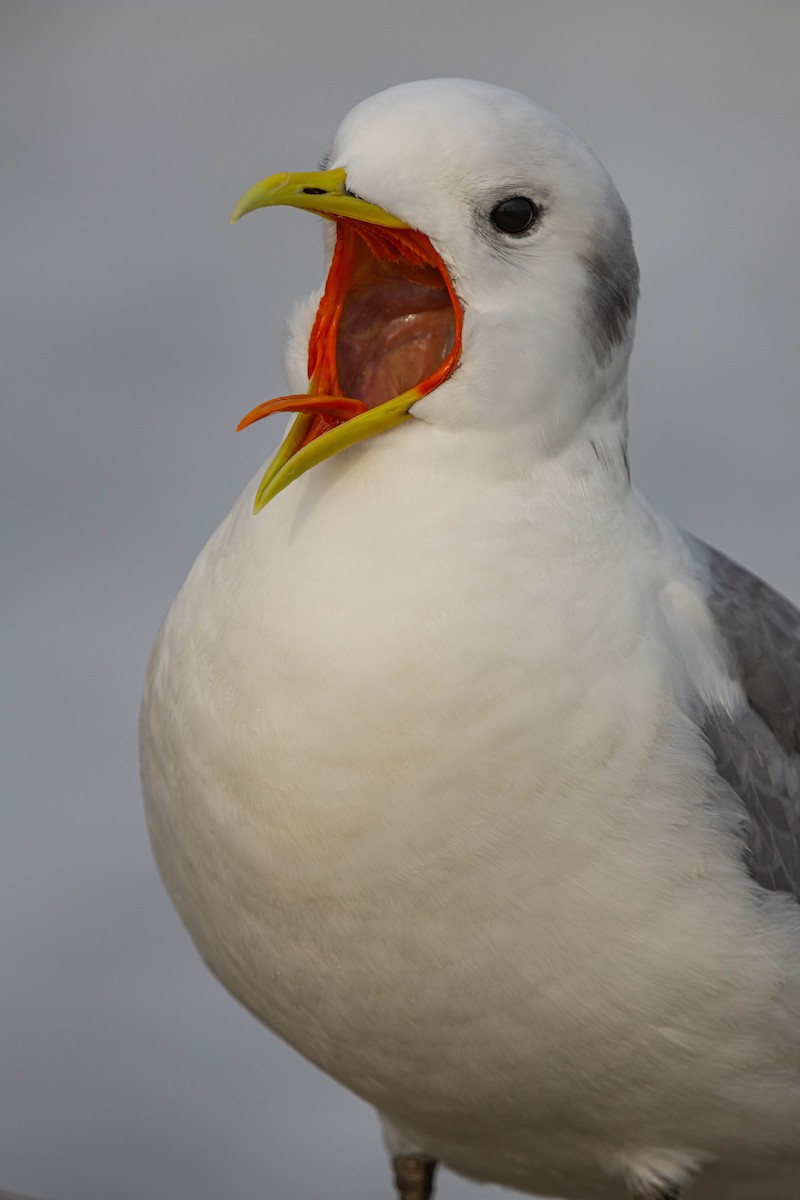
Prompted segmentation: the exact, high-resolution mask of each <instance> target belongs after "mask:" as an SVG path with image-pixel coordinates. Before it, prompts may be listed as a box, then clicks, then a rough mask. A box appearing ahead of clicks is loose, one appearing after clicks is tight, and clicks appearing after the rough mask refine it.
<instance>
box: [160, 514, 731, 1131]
mask: <svg viewBox="0 0 800 1200" xmlns="http://www.w3.org/2000/svg"><path fill="white" fill-rule="evenodd" d="M295 516H296V517H297V514H295ZM421 524H422V526H423V527H422V528H417V530H416V535H415V537H414V538H413V539H408V540H407V541H405V542H404V540H403V538H402V536H401V531H402V523H400V522H397V521H395V522H391V521H390V522H388V525H385V526H384V530H383V534H384V536H383V537H382V536H381V535H380V532H378V533H375V532H374V531H373V532H370V528H369V526H370V522H369V521H365V528H364V529H362V530H361V531H360V532H359V533H358V534H357V535H356V536H355V537H353V536H351V537H350V538H349V539H347V538H344V539H343V538H338V537H337V531H336V523H335V517H334V518H333V519H332V520H331V522H330V525H329V526H328V528H327V529H324V528H323V529H322V530H319V529H318V530H317V532H316V535H315V537H314V538H312V537H311V536H310V534H309V533H308V527H305V529H304V527H303V525H302V523H301V522H300V521H299V518H298V519H296V520H295V522H294V525H293V529H294V533H293V540H292V542H291V545H290V544H289V541H288V538H287V535H286V532H285V530H286V528H289V527H292V522H284V533H283V534H282V535H281V537H280V538H279V539H277V538H276V539H275V540H273V542H272V543H271V544H269V539H266V541H267V543H268V544H267V545H266V546H265V545H264V542H262V541H261V540H259V538H258V537H257V536H255V526H254V524H253V522H252V521H251V519H250V518H249V516H245V515H243V514H242V513H240V514H239V515H238V516H235V515H234V517H232V518H231V519H229V522H228V523H226V525H225V526H223V527H222V529H221V530H220V531H219V532H218V533H217V535H215V537H214V539H212V542H211V543H210V544H209V547H207V549H206V551H205V552H204V554H203V555H201V558H200V559H199V560H198V563H197V564H196V566H195V568H194V571H193V573H192V575H191V576H190V578H189V580H188V581H187V584H186V586H185V587H184V589H183V591H182V593H181V595H180V596H179V597H178V600H177V601H176V603H175V605H174V606H173V609H172V611H171V613H170V615H169V617H168V619H167V622H166V623H165V626H164V629H163V631H162V634H161V636H160V640H159V643H158V645H157V648H156V650H155V652H154V658H153V662H152V665H151V671H150V678H149V683H148V691H147V694H146V699H145V707H144V715H143V722H144V737H143V744H144V759H143V761H144V767H143V771H144V779H145V791H146V795H147V801H148V816H149V821H150V828H151V834H152V837H153V842H154V847H155V852H156V856H157V858H158V861H159V864H160V867H161V870H162V873H163V875H164V878H165V881H166V883H167V886H168V888H169V890H170V892H171V894H172V897H173V900H174V902H175V903H176V906H177V907H178V909H179V911H180V912H181V914H182V916H183V919H184V921H185V922H186V924H187V925H188V927H189V929H190V931H191V933H192V935H193V937H194V938H195V941H196V943H197V945H198V947H199V949H200V951H201V953H202V954H203V955H204V957H205V958H206V960H207V961H208V963H209V965H210V966H211V967H212V969H213V970H214V971H215V972H216V973H217V974H218V975H219V976H220V978H221V979H222V980H223V982H225V984H226V985H227V986H228V987H229V988H230V989H231V990H232V991H233V992H234V993H235V994H236V995H237V996H238V997H239V999H240V1000H241V1001H242V1002H243V1003H245V1004H246V1005H247V1006H248V1007H250V1008H251V1009H252V1010H253V1011H254V1012H255V1013H256V1014H257V1015H258V1016H260V1017H261V1018H262V1019H263V1020H264V1021H265V1022H266V1023H267V1024H269V1025H271V1026H272V1027H273V1028H275V1029H276V1030H277V1031H278V1032H279V1033H281V1034H282V1035H283V1036H284V1037H286V1038H287V1039H288V1040H290V1041H292V1042H293V1043H294V1044H295V1045H297V1047H298V1048H299V1049H300V1050H302V1051H303V1052H304V1053H305V1054H306V1055H307V1056H308V1057H310V1058H312V1059H313V1060H314V1061H316V1062H317V1063H318V1064H319V1065H321V1066H322V1067H324V1068H325V1069H326V1070H328V1071H329V1072H331V1073H332V1074H334V1075H336V1076H337V1077H338V1078H340V1079H342V1080H343V1081H344V1082H346V1083H347V1084H349V1086H351V1087H353V1088H354V1089H355V1090H356V1091H359V1092H360V1093H361V1094H362V1095H364V1096H366V1097H367V1098H368V1099H370V1100H372V1101H373V1102H374V1103H376V1104H378V1105H379V1106H380V1105H382V1104H383V1105H384V1107H387V1108H389V1107H390V1108H391V1111H393V1112H395V1114H397V1115H398V1116H399V1117H401V1118H402V1117H403V1115H404V1110H403V1104H404V1098H405V1100H407V1101H408V1104H409V1106H410V1107H409V1108H408V1111H407V1112H406V1113H405V1115H406V1116H408V1115H409V1114H412V1115H413V1114H414V1113H416V1109H415V1108H414V1105H416V1104H418V1087H417V1082H416V1081H417V1079H418V1077H419V1074H420V1072H421V1071H423V1070H424V1073H425V1078H426V1081H427V1089H428V1096H429V1102H430V1106H431V1112H432V1113H433V1112H436V1111H441V1109H442V1105H443V1104H444V1103H449V1102H451V1101H452V1099H453V1097H454V1096H455V1095H456V1094H458V1093H460V1092H463V1090H464V1088H465V1086H469V1083H470V1080H471V1081H472V1084H473V1085H474V1086H475V1087H476V1088H478V1089H479V1090H480V1089H485V1088H486V1087H487V1086H488V1087H489V1088H490V1090H491V1088H492V1087H495V1086H496V1087H497V1088H498V1089H499V1091H500V1092H502V1095H503V1096H504V1097H505V1098H506V1101H505V1102H506V1103H507V1102H508V1098H509V1097H514V1096H515V1095H517V1096H519V1097H521V1099H520V1103H521V1104H524V1106H525V1108H526V1112H527V1114H528V1117H526V1121H527V1120H528V1119H529V1118H530V1114H531V1112H532V1111H533V1109H534V1108H536V1106H537V1104H538V1105H539V1106H540V1107H541V1110H542V1112H545V1111H547V1112H548V1113H549V1114H550V1118H549V1119H555V1120H557V1115H556V1116H555V1117H554V1116H553V1114H554V1113H555V1114H558V1112H559V1111H560V1106H561V1105H564V1106H565V1109H567V1108H568V1109H569V1111H570V1112H571V1113H573V1115H574V1110H575V1099H576V1093H579V1092H580V1090H581V1089H582V1088H587V1087H588V1088H589V1090H588V1092H587V1095H589V1096H592V1092H591V1087H589V1084H590V1082H591V1080H590V1076H591V1077H592V1078H594V1079H595V1080H597V1079H602V1078H603V1077H607V1078H611V1077H614V1072H615V1070H616V1062H615V1059H614V1055H615V1053H616V1052H617V1051H616V1047H618V1046H619V1044H620V1039H622V1038H625V1039H626V1042H627V1045H628V1046H629V1047H630V1046H631V1045H634V1046H635V1043H636V1039H637V1036H638V1034H637V1030H636V1029H635V1028H633V1027H632V1025H631V1019H632V1014H634V1013H638V1014H639V1016H641V1013H642V1010H643V1008H646V1006H647V1005H648V1004H651V1003H652V1004H654V1005H655V1008H656V1009H660V1008H661V1007H662V1006H663V1008H664V1011H665V1012H668V1011H669V1008H670V1005H671V1004H674V992H675V990H676V989H677V990H678V992H680V990H681V981H680V980H677V981H676V980H675V978H674V961H673V960H672V959H671V957H670V953H669V949H668V938H665V937H664V936H663V929H660V926H661V925H662V924H663V914H664V911H665V907H666V905H667V904H668V903H669V904H672V913H673V919H674V921H675V922H676V923H677V925H679V926H680V924H681V922H684V921H691V913H690V907H691V906H689V907H687V908H686V913H685V914H683V915H682V909H681V903H682V902H681V901H677V902H675V903H673V901H674V900H675V892H676V889H677V888H678V887H679V885H680V883H681V882H682V881H685V880H687V879H691V878H695V879H696V877H697V874H698V871H699V869H700V867H699V865H698V861H697V855H696V854H695V852H694V850H693V849H692V845H693V837H692V831H691V829H689V825H690V824H691V818H690V817H689V816H687V815H686V814H684V813H681V814H680V819H681V821H682V822H683V829H682V831H681V833H680V834H679V835H678V836H676V835H675V830H674V825H675V809H674V803H673V802H674V796H671V795H670V794H669V785H668V783H667V782H666V781H667V780H668V779H669V776H670V763H669V761H668V759H669V742H670V736H671V731H670V725H669V720H668V710H669V703H668V698H667V697H666V696H663V695H662V689H661V687H660V685H659V678H658V672H659V670H660V669H661V668H660V659H659V655H658V654H655V655H654V654H652V653H649V654H643V653H642V643H643V639H645V640H646V637H647V632H648V631H646V630H643V629H641V628H640V627H639V626H638V625H637V620H636V613H635V612H630V613H622V612H620V611H619V610H618V608H615V606H614V603H613V594H612V593H613V591H614V573H613V571H612V572H610V573H609V575H608V577H607V579H606V577H605V576H604V573H603V571H598V572H596V573H595V591H596V594H595V595H594V596H591V597H590V596H587V595H585V594H582V592H581V588H580V570H579V568H578V567H577V566H576V564H575V562H570V561H569V560H568V559H566V560H565V562H564V571H565V572H566V573H567V575H568V573H569V572H570V571H573V572H575V573H576V577H575V578H574V579H569V578H568V577H564V578H562V579H560V580H559V579H557V578H555V577H554V576H553V574H552V569H551V570H550V571H549V573H548V576H547V577H546V578H544V577H542V574H541V573H540V572H537V570H536V563H535V560H534V561H533V562H531V561H529V560H528V559H526V557H525V556H524V554H522V553H521V554H520V555H519V556H517V557H516V558H513V557H512V558H510V557H509V555H508V554H507V553H504V552H500V553H498V554H497V555H495V554H493V552H492V550H491V545H490V544H489V545H488V546H483V547H480V546H478V545H477V544H475V545H471V543H470V539H469V537H466V536H465V537H464V538H463V539H461V542H460V549H459V552H458V553H457V554H456V553H454V552H453V544H454V542H453V536H452V529H451V530H446V531H445V532H444V533H442V530H441V529H437V528H435V527H433V528H431V527H428V528H425V527H424V521H423V522H421ZM312 545H313V546H315V547H316V550H315V552H314V553H313V554H312V553H311V550H312ZM348 546H350V547H352V553H350V552H349V551H348V549H347V547H348ZM412 546H413V549H412ZM523 549H524V547H523ZM356 564H358V565H356ZM365 564H366V565H365ZM501 564H503V565H501ZM604 580H605V582H604ZM604 587H607V588H608V589H609V594H608V595H604V594H603V589H604ZM559 597H560V600H559ZM598 645H600V646H602V647H603V648H604V653H603V654H602V655H601V656H600V657H599V659H598V657H597V654H596V650H594V651H593V650H592V647H597V646H598ZM654 672H655V677H650V678H648V679H647V680H645V679H644V677H643V673H649V674H650V676H652V674H653V673H654ZM645 683H646V686H643V685H644V684H645ZM642 695H647V696H653V697H655V699H654V701H653V703H652V707H651V708H650V709H647V708H646V707H643V705H642V702H641V700H640V699H638V698H639V697H641V696H642ZM662 760H663V761H662ZM645 762H647V764H648V766H647V771H645V768H644V766H643V764H644V763H645ZM654 764H655V766H654ZM659 764H661V765H662V766H663V779H662V778H661V777H660V776H659V770H660V767H659ZM701 786H702V783H701V782H700V779H699V775H698V782H697V788H698V790H700V788H701ZM697 819H698V820H700V817H699V815H698V816H697ZM700 833H702V831H700ZM699 838H700V834H698V839H699ZM651 846H652V847H654V848H657V853H656V852H655V850H654V852H653V855H652V856H650V847H651ZM632 847H636V852H635V853H634V852H633V851H632V849H631V848H632ZM651 934H652V935H657V936H653V939H652V943H648V939H649V938H650V936H651ZM670 936H672V935H670ZM675 936H678V935H677V934H676V935H675ZM659 938H660V939H661V944H660V945H659ZM601 945H602V953H600V952H599V951H600V946H601ZM704 953H705V950H704V947H703V946H702V945H701V944H698V947H697V949H696V951H692V953H691V954H690V956H689V957H690V958H691V957H693V956H694V957H697V958H698V961H699V960H700V959H701V958H702V957H703V955H704ZM723 953H724V951H723ZM637 955H638V956H639V961H638V964H637ZM634 964H636V965H635V968H634V970H633V971H632V970H631V968H632V965H634ZM642 964H643V965H642ZM690 969H691V968H690ZM704 969H705V968H704ZM692 986H693V988H694V995H695V997H698V996H699V997H700V999H699V1001H698V1007H699V1008H700V1009H702V1007H703V999H702V995H701V993H702V986H701V985H698V983H697V981H695V982H694V983H693V985H692ZM709 986H711V985H709ZM567 998H569V1002H568V1003H567ZM658 1019H659V1018H658V1012H657V1011H655V1009H654V1010H653V1012H652V1013H651V1014H649V1016H648V1025H650V1024H652V1021H653V1020H658ZM484 1052H485V1055H486V1063H484V1062H483V1055H484ZM606 1053H607V1054H608V1056H609V1057H608V1061H606V1060H605V1058H604V1055H605V1054H606ZM531 1060H533V1061H535V1062H536V1095H535V1096H534V1095H532V1094H531V1091H530V1089H531V1072H530V1068H529V1063H530V1061H531ZM634 1060H635V1054H634ZM489 1064H490V1070H489ZM587 1072H588V1074H587ZM648 1072H649V1068H648ZM465 1074H466V1076H467V1077H469V1078H468V1079H467V1084H466V1085H465ZM635 1074H636V1072H635V1071H634V1075H635ZM490 1079H491V1080H494V1083H491V1082H490ZM643 1082H644V1077H643ZM631 1086H632V1087H634V1091H635V1086H634V1081H631ZM412 1095H413V1096H414V1097H415V1099H414V1101H413V1103H412V1102H411V1099H410V1097H411V1096H412ZM448 1097H449V1100H448ZM596 1099H597V1098H596V1095H595V1096H594V1097H593V1098H591V1099H589V1100H587V1104H588V1105H589V1108H591V1107H592V1105H596ZM587 1111H588V1110H587Z"/></svg>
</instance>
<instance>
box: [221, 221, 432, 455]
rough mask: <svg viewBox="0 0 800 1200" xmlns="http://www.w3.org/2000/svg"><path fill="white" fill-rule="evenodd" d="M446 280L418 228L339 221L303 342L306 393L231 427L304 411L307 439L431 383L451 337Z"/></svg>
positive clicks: (274, 402)
mask: <svg viewBox="0 0 800 1200" xmlns="http://www.w3.org/2000/svg"><path fill="white" fill-rule="evenodd" d="M448 284H449V280H447V281H446V280H445V278H444V277H443V273H442V266H441V260H440V259H439V257H438V255H437V254H436V252H435V251H434V250H433V247H432V246H431V245H430V242H429V241H428V239H427V238H425V237H424V235H422V234H418V233H417V232H416V231H413V230H407V231H406V230H403V231H399V230H392V231H391V232H389V231H388V230H384V229H376V228H375V227H374V226H364V225H362V224H361V223H357V222H351V221H347V220H343V221H340V222H338V228H337V239H336V247H335V250H334V255H333V260H332V262H331V267H330V271H329V272H328V278H327V281H326V284H325V292H324V294H323V297H322V299H321V301H320V304H319V308H318V309H317V315H316V319H315V321H314V328H313V330H312V333H311V338H310V340H309V354H308V358H309V364H308V365H309V375H310V377H311V384H310V387H309V391H308V394H307V395H292V396H279V397H277V398H276V399H274V400H268V401H267V402H266V403H265V404H260V405H258V407H257V408H254V409H253V410H252V412H250V413H248V414H247V416H246V417H245V418H244V419H243V420H242V421H241V422H240V423H239V426H238V428H239V429H244V428H245V427H246V426H247V425H252V424H253V422H255V421H260V420H261V419H262V417H267V416H270V415H271V414H273V413H280V412H297V413H305V414H308V416H309V417H310V423H309V425H308V427H307V429H306V430H305V434H304V436H303V438H302V443H301V444H302V445H307V444H308V443H309V442H311V441H313V440H314V439H315V438H317V437H319V436H320V434H323V433H325V432H327V431H328V430H329V429H333V428H335V427H336V426H337V425H340V424H341V423H342V422H343V421H348V420H350V418H351V417H355V416H358V415H359V414H360V413H363V412H366V411H367V410H368V409H370V408H375V407H377V406H378V405H380V404H383V403H385V402H386V401H387V400H391V399H393V398H394V397H395V396H399V395H402V394H403V393H404V392H407V391H408V390H409V389H411V388H414V387H418V388H419V390H420V394H424V393H425V392H426V391H428V390H430V387H433V386H435V385H436V383H438V382H439V381H440V380H439V375H440V373H441V370H442V367H443V365H444V363H445V361H446V360H447V359H448V356H449V355H451V354H452V353H453V350H454V343H455V341H456V311H455V304H454V298H453V295H452V293H451V290H450V287H449V286H448Z"/></svg>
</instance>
